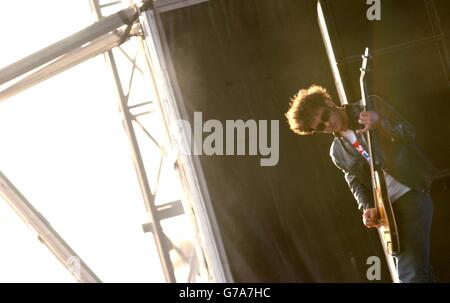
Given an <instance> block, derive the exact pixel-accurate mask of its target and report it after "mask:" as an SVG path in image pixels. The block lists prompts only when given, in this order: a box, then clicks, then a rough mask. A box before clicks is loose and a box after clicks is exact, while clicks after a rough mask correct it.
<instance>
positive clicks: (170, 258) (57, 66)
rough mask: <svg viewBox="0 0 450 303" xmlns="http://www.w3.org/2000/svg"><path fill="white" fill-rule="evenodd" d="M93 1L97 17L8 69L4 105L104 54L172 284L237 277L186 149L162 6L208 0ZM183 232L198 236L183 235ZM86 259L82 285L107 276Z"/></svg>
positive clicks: (30, 212) (8, 188)
mask: <svg viewBox="0 0 450 303" xmlns="http://www.w3.org/2000/svg"><path fill="white" fill-rule="evenodd" d="M90 2H91V7H92V10H93V12H94V15H95V18H96V20H97V22H96V23H94V24H92V25H91V26H89V27H87V28H85V29H84V30H82V31H80V32H77V33H75V34H73V35H71V36H69V37H67V38H65V39H63V40H61V41H59V42H57V43H54V44H52V45H50V46H48V47H47V48H44V49H42V50H40V51H38V52H36V53H34V54H32V55H30V56H28V57H26V58H23V59H21V60H19V61H17V62H15V63H13V64H11V65H9V66H7V67H5V68H3V69H2V70H0V85H1V86H0V101H2V100H5V99H7V98H8V97H10V96H12V95H14V94H16V93H18V92H20V91H22V90H24V89H27V88H29V87H31V86H33V85H35V84H37V83H39V82H41V81H43V80H45V79H48V78H50V77H52V76H54V75H56V74H58V73H60V72H62V71H64V70H67V69H69V68H71V67H73V66H75V65H77V64H80V63H82V62H84V61H86V60H88V59H90V58H93V57H95V56H97V55H99V54H104V55H105V59H106V63H107V64H108V66H109V69H110V71H111V75H112V78H113V80H114V83H115V86H116V90H117V95H118V99H119V109H120V112H121V114H122V119H123V121H122V122H123V126H124V129H125V132H126V133H127V135H128V138H129V143H130V147H131V156H132V159H133V163H134V166H135V170H136V174H137V177H138V181H139V185H140V189H141V192H142V197H143V201H144V203H145V207H146V210H147V214H148V222H144V224H143V232H150V233H151V234H152V237H153V240H154V243H155V245H156V248H157V251H158V254H159V258H160V261H161V266H162V269H163V272H164V275H165V279H166V281H167V282H196V281H200V282H232V281H233V278H232V276H231V272H230V269H229V265H228V261H227V257H226V254H225V251H224V247H223V243H222V239H221V236H220V233H219V230H218V226H217V222H216V218H215V216H214V211H213V209H212V205H211V201H210V197H209V194H208V190H207V188H206V183H205V179H204V176H203V174H202V171H201V168H200V164H199V162H198V160H197V159H195V158H194V157H192V156H191V155H190V154H189V153H186V152H183V151H186V150H187V149H186V147H187V145H188V142H187V141H186V139H185V138H189V137H190V134H189V133H187V131H188V130H187V129H183V128H182V127H181V126H180V125H181V124H180V123H179V121H180V120H181V118H180V117H181V115H180V112H182V111H185V109H184V108H183V106H182V102H181V100H180V99H179V98H180V97H179V94H177V89H178V88H177V83H176V81H174V79H173V77H172V78H171V77H170V76H169V72H168V70H170V69H171V62H170V56H165V50H164V45H165V42H164V39H165V37H164V34H163V33H162V31H161V30H160V29H159V27H160V25H159V24H160V19H159V14H160V13H161V12H166V11H169V10H175V9H178V8H182V7H186V6H190V5H196V4H198V3H201V2H205V0H197V1H192V0H191V1H189V0H186V1H174V0H169V1H166V0H159V1H142V2H139V3H136V4H133V3H130V2H129V1H98V0H91V1H90ZM135 2H136V1H135ZM124 7H125V8H124ZM121 8H123V9H121ZM1 181H2V182H1V185H2V188H1V191H2V195H3V196H4V197H6V198H7V199H6V200H7V201H8V202H9V203H10V205H11V206H12V207H13V208H14V209H15V210H16V212H18V213H19V215H20V217H21V218H22V219H23V220H24V221H25V222H26V223H27V224H30V225H31V226H32V227H33V228H34V229H35V230H36V231H37V233H38V235H39V238H40V239H41V240H43V242H44V243H46V244H47V246H49V248H50V250H51V252H52V253H53V254H54V255H55V257H57V258H58V259H59V260H60V261H61V262H62V263H63V264H64V265H65V266H66V268H68V269H69V270H71V272H72V267H73V266H72V267H71V264H72V263H73V262H72V263H70V262H68V260H69V261H70V260H72V259H71V258H70V256H76V257H77V258H78V259H79V257H78V256H77V255H76V254H75V252H73V251H72V250H71V249H70V247H69V246H68V244H66V243H65V242H64V241H63V240H62V239H61V237H59V235H58V234H57V232H56V231H55V230H54V229H52V228H51V226H50V224H49V223H48V222H47V221H46V220H45V218H44V217H43V216H42V215H41V214H40V213H39V212H38V211H37V210H35V209H34V208H33V207H32V205H31V204H30V203H29V202H28V201H26V199H25V198H24V197H23V196H22V195H21V194H20V192H19V191H18V190H17V188H15V187H14V185H13V184H12V183H11V182H10V181H9V180H8V179H6V177H5V176H3V175H2V180H1ZM163 191H165V193H163ZM167 191H169V192H171V193H172V195H168V194H167ZM174 195H177V196H178V197H177V198H173V196H174ZM166 196H170V199H168V200H166V199H167V198H166ZM23 205H25V206H26V207H25V208H24V207H23ZM33 222H36V224H33ZM180 230H183V231H189V232H187V233H184V234H183V235H184V236H180V233H179V232H177V231H180ZM186 235H189V236H186ZM48 243H56V244H54V245H49V244H48ZM53 247H61V249H54V248H53ZM69 255H70V256H69ZM149 257H151V256H149ZM78 259H77V260H78ZM80 264H81V265H80V266H81V273H82V275H81V278H78V279H77V280H78V281H80V282H100V279H99V278H98V277H96V276H95V274H94V273H93V272H92V271H90V270H89V268H88V267H87V265H86V264H84V263H83V262H82V261H80ZM72 273H73V272H72ZM76 278H77V277H76Z"/></svg>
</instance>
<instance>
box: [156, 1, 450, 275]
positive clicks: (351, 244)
mask: <svg viewBox="0 0 450 303" xmlns="http://www.w3.org/2000/svg"><path fill="white" fill-rule="evenodd" d="M365 2H366V1H362V0H361V1H359V0H345V1H344V0H339V1H337V0H335V1H324V5H325V6H326V16H327V20H328V21H330V20H331V21H332V22H331V23H330V27H331V26H332V28H333V32H332V37H333V44H334V45H335V47H336V50H337V51H336V53H337V57H338V61H339V62H340V65H339V66H340V68H341V71H342V74H343V81H344V85H345V88H346V90H347V93H348V95H349V99H350V100H354V99H357V98H358V82H357V76H358V74H359V70H358V68H359V65H360V60H359V55H360V53H361V52H362V50H363V48H364V47H365V46H369V47H371V48H373V49H374V50H375V51H376V54H378V55H375V56H374V60H373V69H374V70H373V79H374V80H373V82H372V85H371V87H370V90H371V91H372V92H376V93H377V94H379V95H381V96H383V97H384V98H386V99H387V100H388V101H389V102H391V103H392V104H393V105H394V106H395V107H397V108H398V109H399V110H400V111H401V112H402V113H404V115H405V116H406V118H407V119H409V120H410V121H411V122H412V123H413V124H414V125H415V126H416V129H417V139H418V142H419V144H420V145H421V147H422V148H423V149H424V150H425V152H426V154H427V155H428V156H429V157H430V158H431V160H432V161H433V162H434V163H435V164H436V165H437V166H438V167H439V168H440V169H444V168H448V167H450V165H449V161H448V158H447V157H448V155H449V154H450V143H449V142H448V141H449V140H448V139H449V135H448V130H449V128H450V127H449V118H448V117H450V106H449V104H450V103H449V101H450V100H449V80H448V79H449V78H448V74H446V73H447V71H448V57H446V52H447V50H448V47H449V37H448V35H445V34H443V33H442V32H440V31H442V29H445V30H447V31H448V30H449V29H450V24H449V18H448V11H449V5H448V4H447V1H444V0H441V1H420V0H416V1H406V0H405V1H400V0H396V1H392V0H391V1H388V0H383V1H382V20H381V21H373V22H369V21H368V20H367V19H366V17H365V16H366V9H367V5H366V4H365ZM430 3H432V4H434V5H435V6H437V7H438V9H437V10H435V11H432V8H428V6H429V5H430ZM424 7H425V9H424ZM427 9H428V10H427ZM437 12H439V13H437ZM428 13H429V14H433V13H434V14H436V15H438V14H440V15H441V16H440V17H442V20H443V21H442V22H441V23H440V24H439V26H440V28H437V26H436V25H434V26H432V27H431V28H430V26H431V25H430V24H429V22H431V21H430V20H431V19H432V18H431V19H430V17H429V16H428V15H427V14H428ZM434 17H436V16H433V18H434ZM446 17H447V18H446ZM161 20H162V26H163V30H164V34H165V36H166V39H167V47H168V55H169V56H170V57H171V60H172V62H173V66H174V70H175V74H173V75H172V77H173V80H175V79H176V80H177V82H178V85H179V88H180V92H181V96H182V102H183V103H184V106H185V107H186V109H187V113H188V116H189V117H186V118H189V119H191V120H192V117H193V113H194V112H195V111H200V112H202V113H203V119H204V120H208V119H217V120H220V121H222V122H223V124H225V120H227V119H229V120H237V119H242V120H244V121H245V120H249V119H254V120H280V132H279V137H280V138H279V140H280V146H279V150H280V159H279V163H278V165H276V166H274V167H261V166H260V164H259V159H260V158H261V156H201V157H200V158H201V159H200V160H201V165H202V169H203V171H204V174H205V177H206V181H207V186H208V190H209V192H210V195H211V198H212V202H213V207H214V210H215V213H216V216H217V219H218V224H219V228H220V231H221V233H222V236H223V239H224V245H225V250H226V253H227V255H228V258H229V261H230V266H231V270H232V274H233V276H234V279H235V280H236V281H238V282H252V281H256V282H261V281H269V282H282V281H284V282H306V281H311V282H337V281H339V282H357V281H361V282H367V279H366V270H367V268H368V265H366V259H367V257H369V256H371V255H379V256H381V255H382V252H381V248H380V245H379V242H378V238H377V234H376V232H375V231H373V230H368V229H366V228H364V227H363V225H362V222H361V215H360V213H359V212H358V211H357V209H356V203H355V201H354V199H353V197H352V195H351V193H350V191H349V189H348V187H347V184H346V183H345V181H344V178H343V175H342V173H341V172H340V171H339V170H338V169H337V168H335V167H334V166H333V164H332V162H331V160H330V158H329V156H328V153H329V146H330V143H331V140H332V138H331V137H329V136H317V137H316V136H315V137H299V136H296V135H294V134H293V133H292V132H291V131H290V130H289V128H288V125H287V123H286V122H285V119H284V113H285V112H286V110H287V109H288V105H289V104H288V103H289V98H290V97H292V96H293V95H294V94H295V93H296V92H297V90H298V89H299V88H301V87H307V86H309V85H311V84H313V83H317V84H322V85H324V86H326V87H327V88H328V89H329V91H330V93H331V95H332V96H333V97H334V98H335V99H336V98H337V94H336V92H335V88H334V80H333V77H332V74H331V69H330V66H329V62H328V59H327V55H326V52H325V48H324V45H323V42H322V37H321V34H320V30H319V26H318V22H317V8H316V2H315V1H311V0H211V1H209V2H206V3H201V4H197V5H193V6H190V7H185V8H182V9H177V10H174V11H169V12H166V13H162V14H161ZM433 20H434V19H433ZM434 21H435V20H434ZM430 35H431V36H439V39H437V38H436V37H434V38H432V39H431V40H433V39H434V40H433V41H434V42H430V41H428V40H427V39H426V38H427V37H428V36H430ZM418 39H419V40H420V39H425V43H423V41H422V44H420V41H418V42H417V41H416V44H417V45H416V44H414V46H415V47H411V48H407V47H406V48H405V47H404V46H403V48H402V45H400V46H399V45H398V44H405V43H406V44H408V43H407V42H408V41H415V40H418ZM436 39H437V40H436ZM392 47H394V48H393V49H392ZM384 48H388V49H387V50H383V49H384ZM380 49H381V51H380ZM377 51H378V52H377ZM388 280H389V278H388V274H387V271H386V267H385V266H383V273H382V281H388Z"/></svg>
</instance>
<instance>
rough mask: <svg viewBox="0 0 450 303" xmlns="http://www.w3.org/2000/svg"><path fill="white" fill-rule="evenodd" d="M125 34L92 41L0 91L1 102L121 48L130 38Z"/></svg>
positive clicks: (119, 31) (121, 32)
mask: <svg viewBox="0 0 450 303" xmlns="http://www.w3.org/2000/svg"><path fill="white" fill-rule="evenodd" d="M125 32H126V31H125V30H118V31H114V32H112V33H109V34H107V35H106V36H104V37H101V38H98V39H96V40H94V41H92V42H91V43H89V44H88V45H86V46H84V47H81V48H78V49H75V50H73V51H71V52H69V53H67V54H66V55H64V56H61V57H60V58H58V59H56V60H54V61H53V62H51V63H49V64H47V65H46V66H44V67H42V68H41V69H39V70H37V71H36V72H33V73H32V74H30V75H28V76H26V77H25V78H23V79H20V80H19V81H17V82H15V83H14V84H12V85H10V86H9V87H7V88H6V89H4V90H2V91H0V102H1V101H3V100H5V99H7V98H9V97H11V96H13V95H15V94H18V93H19V92H21V91H23V90H25V89H27V88H30V87H32V86H33V85H35V84H38V83H40V82H42V81H44V80H46V79H48V78H51V77H53V76H55V75H57V74H59V73H61V72H63V71H65V70H67V69H69V68H71V67H73V66H75V65H77V64H80V63H82V62H84V61H86V60H88V59H90V58H93V57H95V56H97V55H99V54H102V53H104V52H106V51H108V50H110V49H112V48H114V47H116V46H119V45H120V44H122V43H123V42H125V41H126V40H127V39H128V37H125Z"/></svg>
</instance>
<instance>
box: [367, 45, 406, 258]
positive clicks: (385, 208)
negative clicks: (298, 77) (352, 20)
mask: <svg viewBox="0 0 450 303" xmlns="http://www.w3.org/2000/svg"><path fill="white" fill-rule="evenodd" d="M362 58H363V61H362V66H361V76H360V78H359V84H360V87H361V98H362V103H363V108H364V111H370V110H371V109H372V105H371V102H370V99H369V98H368V95H367V89H366V84H365V76H366V72H367V71H368V69H367V63H368V60H369V48H366V49H365V51H364V55H363V56H362ZM373 136H374V134H373V133H371V131H367V132H366V140H367V149H368V153H369V156H370V157H369V160H368V162H369V166H370V175H371V179H372V190H373V198H374V202H375V209H376V211H377V216H378V220H379V222H380V224H381V227H379V228H378V232H379V235H380V238H381V242H382V244H383V248H384V250H385V252H386V253H388V254H390V255H395V254H398V253H399V252H400V240H399V237H398V230H397V224H396V222H395V216H394V210H393V209H392V204H391V202H390V201H389V195H388V191H387V186H386V179H385V176H384V172H383V169H382V168H381V167H380V166H379V165H377V164H376V163H375V161H374V157H373V146H372V144H373V143H374V140H373V139H374V137H373Z"/></svg>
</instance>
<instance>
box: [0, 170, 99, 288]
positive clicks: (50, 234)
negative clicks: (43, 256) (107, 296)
mask: <svg viewBox="0 0 450 303" xmlns="http://www.w3.org/2000/svg"><path fill="white" fill-rule="evenodd" d="M0 194H1V195H2V196H3V198H5V200H6V201H7V202H8V204H9V205H10V206H11V207H12V208H13V209H14V211H15V212H16V213H17V214H18V215H19V216H20V217H21V218H22V220H23V221H24V222H25V223H26V224H28V225H30V226H31V227H32V228H33V229H34V230H35V231H36V232H37V233H38V236H39V239H40V240H41V241H42V243H44V244H45V245H46V246H47V247H48V249H49V250H50V251H51V252H52V253H53V255H55V257H56V258H57V259H58V260H59V261H60V262H61V263H62V264H63V265H64V267H65V268H66V269H67V270H69V271H70V272H71V274H72V275H73V276H74V277H75V279H77V281H79V282H83V283H96V282H101V280H100V279H99V278H98V277H97V276H96V275H95V273H94V272H93V271H92V270H91V269H90V268H89V267H88V266H87V265H86V263H84V262H83V260H82V259H81V258H80V257H79V256H78V255H77V253H76V252H75V251H74V250H73V249H72V248H71V247H70V246H69V245H68V244H67V243H66V241H64V239H63V238H62V237H61V236H60V235H59V234H58V233H57V232H56V230H54V229H53V228H52V226H51V225H50V223H49V222H48V221H47V220H46V219H45V218H44V217H43V216H42V215H41V214H40V213H39V212H38V211H37V210H36V209H35V208H34V207H33V206H32V205H31V203H30V202H28V200H27V199H26V198H25V197H24V196H23V195H22V194H21V193H20V192H19V190H18V189H17V188H16V187H15V186H14V185H13V184H12V183H11V181H10V180H8V178H7V177H6V176H5V175H4V174H3V173H2V172H1V171H0Z"/></svg>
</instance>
